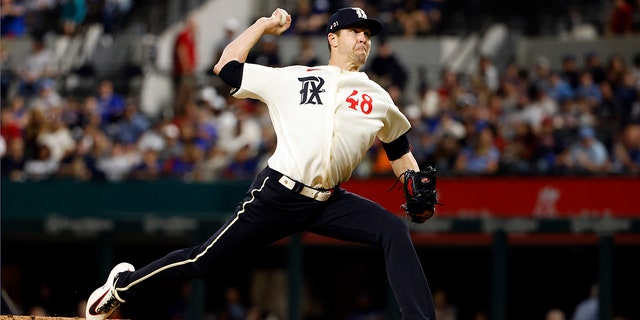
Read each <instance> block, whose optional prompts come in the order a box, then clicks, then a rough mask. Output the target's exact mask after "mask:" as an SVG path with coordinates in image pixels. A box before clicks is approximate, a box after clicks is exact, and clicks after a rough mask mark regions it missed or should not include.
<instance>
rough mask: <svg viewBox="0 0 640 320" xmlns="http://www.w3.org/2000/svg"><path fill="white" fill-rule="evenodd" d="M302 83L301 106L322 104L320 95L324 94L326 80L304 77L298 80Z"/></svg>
mask: <svg viewBox="0 0 640 320" xmlns="http://www.w3.org/2000/svg"><path fill="white" fill-rule="evenodd" d="M298 81H300V82H301V83H302V89H301V90H300V104H322V100H320V93H322V92H324V89H322V86H323V85H324V79H322V78H320V77H303V78H298Z"/></svg>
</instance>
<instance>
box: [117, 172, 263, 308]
mask: <svg viewBox="0 0 640 320" xmlns="http://www.w3.org/2000/svg"><path fill="white" fill-rule="evenodd" d="M267 180H269V177H266V178H265V179H264V181H263V182H262V185H261V186H260V188H259V189H253V190H251V199H249V200H247V201H245V202H244V203H243V204H242V209H241V210H240V211H238V213H237V214H236V217H235V218H234V219H233V221H231V223H229V225H228V226H227V227H226V228H225V229H224V230H223V231H222V232H220V234H219V235H218V237H216V238H215V239H214V240H213V241H212V242H211V244H209V245H208V246H207V248H206V249H204V251H202V252H201V253H200V254H198V255H197V256H196V257H195V258H193V259H189V260H184V261H180V262H176V263H172V264H169V265H166V266H164V267H162V268H160V269H158V270H156V271H153V272H151V273H149V274H148V275H146V276H144V277H142V278H140V279H138V280H136V281H133V282H131V283H130V284H129V285H128V286H126V287H124V288H116V292H115V294H116V297H118V294H117V292H118V291H127V290H129V289H130V288H131V287H133V286H135V285H136V284H138V283H140V282H142V281H144V280H146V279H148V278H150V277H152V276H153V275H155V274H157V273H158V272H162V271H164V270H167V269H169V268H173V267H177V266H181V265H185V264H187V263H193V262H195V261H198V259H200V257H202V256H204V255H205V254H207V251H209V249H211V247H213V245H214V244H216V242H217V241H218V239H220V237H221V236H222V235H223V234H224V233H225V232H227V230H229V228H231V226H232V225H233V224H234V223H235V222H236V221H238V217H240V215H241V214H242V213H244V210H245V206H246V205H247V204H249V203H251V202H253V200H254V199H255V195H254V193H255V192H260V191H262V189H263V188H264V186H265V184H266V183H267ZM118 300H120V298H118ZM120 301H122V300H120Z"/></svg>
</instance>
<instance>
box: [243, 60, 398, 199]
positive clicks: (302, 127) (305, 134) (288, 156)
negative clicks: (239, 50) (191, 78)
mask: <svg viewBox="0 0 640 320" xmlns="http://www.w3.org/2000/svg"><path fill="white" fill-rule="evenodd" d="M233 95H234V97H236V98H252V99H257V100H260V101H262V102H264V103H265V104H266V105H267V107H268V109H269V114H270V117H271V121H272V123H273V127H274V130H275V132H276V136H277V139H278V144H277V147H276V150H275V152H274V154H273V155H272V156H271V157H270V158H269V160H268V164H269V166H270V167H271V168H273V169H275V170H277V171H279V172H281V173H283V174H285V175H287V176H289V177H290V178H292V179H295V180H298V181H300V182H302V183H304V184H306V185H308V186H311V187H314V188H326V189H329V188H333V187H335V186H337V185H338V184H339V183H341V182H344V181H347V180H348V179H349V178H350V177H351V173H352V172H353V170H354V169H355V168H356V166H357V165H358V164H359V163H360V161H361V160H362V157H363V156H364V155H365V154H366V152H367V150H368V149H369V148H370V147H371V145H372V144H373V142H374V139H375V137H376V136H378V137H379V139H380V140H381V141H382V142H385V143H388V142H391V141H393V140H395V139H396V138H398V137H400V136H401V135H402V134H404V133H405V132H407V131H408V130H409V128H410V124H409V121H408V120H407V118H406V117H405V116H404V115H403V114H402V113H401V112H400V110H399V109H398V107H397V106H395V104H394V103H393V101H392V100H391V97H390V96H389V94H388V93H387V92H386V91H385V90H384V89H382V87H380V86H379V85H378V84H377V83H375V82H374V81H372V80H370V79H369V77H368V76H367V75H366V74H365V73H363V72H348V71H342V70H341V69H340V68H338V67H335V66H319V67H306V66H290V67H284V68H270V67H265V66H261V65H256V64H249V63H245V65H244V73H243V76H242V85H241V87H240V88H237V89H236V91H235V92H234V93H233Z"/></svg>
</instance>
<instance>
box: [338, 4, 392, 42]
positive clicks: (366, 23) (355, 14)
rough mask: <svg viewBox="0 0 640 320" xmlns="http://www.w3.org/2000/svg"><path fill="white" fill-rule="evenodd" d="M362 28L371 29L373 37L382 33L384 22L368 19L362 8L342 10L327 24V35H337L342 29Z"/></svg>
mask: <svg viewBox="0 0 640 320" xmlns="http://www.w3.org/2000/svg"><path fill="white" fill-rule="evenodd" d="M357 26H362V27H365V28H367V29H369V32H370V33H371V36H375V35H376V34H378V33H380V31H382V22H380V21H378V20H376V19H369V18H367V14H366V13H364V10H362V9H360V8H356V7H353V8H342V9H340V10H338V11H337V12H336V13H334V14H332V15H331V17H329V23H327V34H329V33H335V32H336V31H338V30H340V29H344V28H347V27H357Z"/></svg>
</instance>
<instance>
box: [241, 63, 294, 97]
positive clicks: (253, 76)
mask: <svg viewBox="0 0 640 320" xmlns="http://www.w3.org/2000/svg"><path fill="white" fill-rule="evenodd" d="M283 78H284V71H283V68H272V67H265V66H262V65H257V64H252V63H245V64H244V71H243V73H242V85H241V86H240V88H238V89H237V90H236V91H235V92H233V96H234V97H236V98H240V99H242V98H250V99H257V100H260V101H262V102H264V103H268V102H269V101H275V99H277V96H278V92H279V91H280V90H282V88H281V84H282V81H283Z"/></svg>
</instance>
